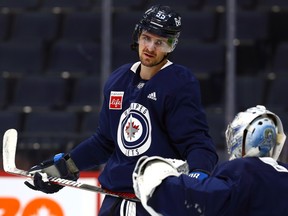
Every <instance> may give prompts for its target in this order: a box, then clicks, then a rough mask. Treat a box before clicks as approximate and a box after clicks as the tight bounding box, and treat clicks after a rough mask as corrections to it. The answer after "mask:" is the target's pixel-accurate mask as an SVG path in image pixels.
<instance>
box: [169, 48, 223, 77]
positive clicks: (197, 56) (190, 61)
mask: <svg viewBox="0 0 288 216" xmlns="http://www.w3.org/2000/svg"><path fill="white" fill-rule="evenodd" d="M170 59H171V60H172V61H173V62H174V63H176V64H183V65H185V66H187V67H189V68H190V69H191V70H192V71H193V72H194V73H195V74H199V75H201V74H202V75H204V74H206V75H209V74H213V73H222V74H223V73H224V69H225V64H224V63H225V47H224V45H223V44H221V43H187V44H185V43H179V45H178V46H177V47H176V49H175V50H174V51H173V53H172V54H171V57H170Z"/></svg>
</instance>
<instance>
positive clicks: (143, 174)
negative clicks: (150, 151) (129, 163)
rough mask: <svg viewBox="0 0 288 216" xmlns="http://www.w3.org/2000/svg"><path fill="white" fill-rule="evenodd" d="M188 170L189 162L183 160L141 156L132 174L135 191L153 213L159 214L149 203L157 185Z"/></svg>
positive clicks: (186, 172)
mask: <svg viewBox="0 0 288 216" xmlns="http://www.w3.org/2000/svg"><path fill="white" fill-rule="evenodd" d="M188 170H189V169H188V164H187V163H186V162H185V161H182V160H177V159H166V158H162V157H158V156H153V157H147V156H143V157H141V158H139V160H138V162H137V164H136V166H135V169H134V171H133V174H132V179H133V188H134V192H135V194H136V196H137V197H138V198H139V199H140V201H141V203H142V205H143V207H144V208H145V209H146V210H147V211H148V212H149V213H150V214H151V215H159V214H158V213H157V212H155V211H154V210H153V209H152V208H151V207H150V206H148V205H147V202H148V200H149V198H150V197H151V196H152V195H153V192H154V191H155V189H156V187H157V186H158V185H160V184H161V182H162V181H163V180H164V179H165V178H167V177H169V176H179V175H181V174H188Z"/></svg>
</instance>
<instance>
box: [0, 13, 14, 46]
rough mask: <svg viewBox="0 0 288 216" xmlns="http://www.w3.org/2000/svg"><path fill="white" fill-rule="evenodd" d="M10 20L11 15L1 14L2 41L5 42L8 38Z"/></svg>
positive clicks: (0, 39) (0, 31) (0, 35)
mask: <svg viewBox="0 0 288 216" xmlns="http://www.w3.org/2000/svg"><path fill="white" fill-rule="evenodd" d="M10 18H11V16H10V15H9V14H3V13H0V41H4V40H6V39H7V38H8V29H9V26H10V21H11V19H10Z"/></svg>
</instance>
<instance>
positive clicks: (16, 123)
mask: <svg viewBox="0 0 288 216" xmlns="http://www.w3.org/2000/svg"><path fill="white" fill-rule="evenodd" d="M10 128H14V129H16V130H17V131H21V130H22V115H21V113H20V112H12V111H7V110H1V111H0V136H1V137H3V135H4V133H5V131H6V130H8V129H10ZM0 146H2V141H1V142H0Z"/></svg>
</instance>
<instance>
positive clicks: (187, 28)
mask: <svg viewBox="0 0 288 216" xmlns="http://www.w3.org/2000/svg"><path fill="white" fill-rule="evenodd" d="M216 24H217V22H216V15H215V12H213V11H208V10H205V11H193V12H190V13H188V12H186V13H183V15H182V30H181V35H180V39H179V40H180V43H182V41H193V40H200V41H211V40H215V39H216Z"/></svg>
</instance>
